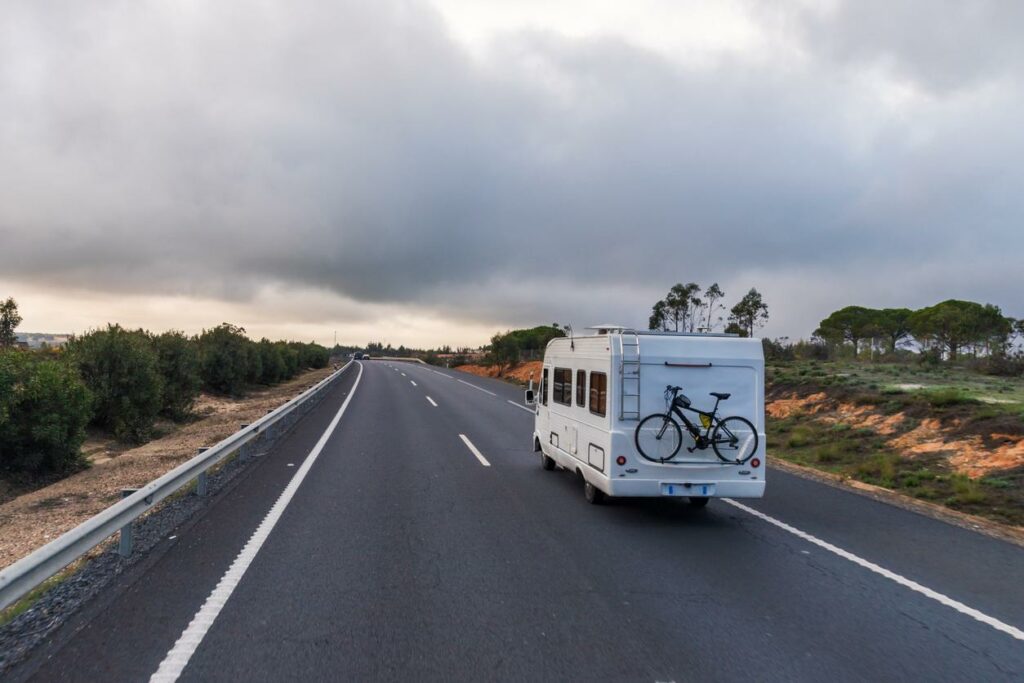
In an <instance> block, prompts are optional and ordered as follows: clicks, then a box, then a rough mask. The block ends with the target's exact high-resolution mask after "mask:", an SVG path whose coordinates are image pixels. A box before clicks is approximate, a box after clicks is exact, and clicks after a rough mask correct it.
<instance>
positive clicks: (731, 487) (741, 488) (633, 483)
mask: <svg viewBox="0 0 1024 683" xmlns="http://www.w3.org/2000/svg"><path fill="white" fill-rule="evenodd" d="M686 483H692V484H714V485H715V493H714V497H715V498H723V497H724V498H762V497H763V496H764V484H765V482H764V480H763V479H761V480H758V481H733V480H727V481H722V480H715V479H709V478H700V479H692V480H689V479H687V478H682V477H681V478H675V479H632V480H630V479H610V480H609V481H608V490H607V491H605V493H607V494H608V495H611V496H624V497H636V498H651V497H660V496H662V495H665V494H663V493H662V490H663V488H662V484H682V485H683V486H685V485H686ZM698 490H699V489H697V490H695V491H694V495H699V494H698V493H697V491H698Z"/></svg>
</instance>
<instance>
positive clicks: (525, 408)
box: [509, 400, 534, 415]
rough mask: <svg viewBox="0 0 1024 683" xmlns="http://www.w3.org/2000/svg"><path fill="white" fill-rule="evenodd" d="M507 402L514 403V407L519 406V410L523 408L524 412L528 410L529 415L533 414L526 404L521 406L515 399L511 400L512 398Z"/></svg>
mask: <svg viewBox="0 0 1024 683" xmlns="http://www.w3.org/2000/svg"><path fill="white" fill-rule="evenodd" d="M509 403H510V404H512V405H514V406H515V407H516V408H519V409H520V410H525V411H526V412H528V413H529V414H530V415H533V414H534V413H533V411H532V410H530V409H529V408H527V407H526V406H521V405H519V404H518V403H516V402H515V401H512V400H510V401H509Z"/></svg>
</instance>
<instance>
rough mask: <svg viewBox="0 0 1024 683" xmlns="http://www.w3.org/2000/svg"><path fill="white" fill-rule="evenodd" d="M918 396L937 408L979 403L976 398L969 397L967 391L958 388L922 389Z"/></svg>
mask: <svg viewBox="0 0 1024 683" xmlns="http://www.w3.org/2000/svg"><path fill="white" fill-rule="evenodd" d="M918 395H919V396H921V397H922V398H923V399H924V400H925V401H927V402H928V403H929V404H931V405H932V406H934V407H936V408H943V407H947V406H960V405H967V404H972V403H978V400H977V399H976V398H973V397H971V396H969V395H968V394H967V392H966V391H964V390H963V389H958V388H957V387H943V388H941V389H922V390H921V391H920V392H918Z"/></svg>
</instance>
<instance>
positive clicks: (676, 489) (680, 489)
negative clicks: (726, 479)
mask: <svg viewBox="0 0 1024 683" xmlns="http://www.w3.org/2000/svg"><path fill="white" fill-rule="evenodd" d="M661 495H663V496H701V497H703V496H713V495H715V485H714V484H662V485H661Z"/></svg>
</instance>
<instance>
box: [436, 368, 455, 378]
mask: <svg viewBox="0 0 1024 683" xmlns="http://www.w3.org/2000/svg"><path fill="white" fill-rule="evenodd" d="M431 372H432V373H434V374H435V375H441V376H442V377H447V378H448V379H452V376H451V375H446V374H445V373H443V372H438V371H437V370H431Z"/></svg>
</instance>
